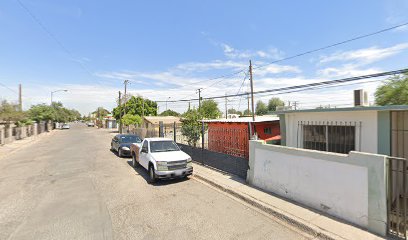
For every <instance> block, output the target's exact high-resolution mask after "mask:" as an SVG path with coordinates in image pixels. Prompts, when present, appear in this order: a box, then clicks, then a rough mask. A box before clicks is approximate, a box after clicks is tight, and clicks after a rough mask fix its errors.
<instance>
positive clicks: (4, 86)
mask: <svg viewBox="0 0 408 240" xmlns="http://www.w3.org/2000/svg"><path fill="white" fill-rule="evenodd" d="M0 85H1V86H2V87H4V88H6V89H8V90H10V91H12V92H13V93H15V94H18V92H17V91H15V90H14V89H12V88H9V87H7V86H6V85H4V84H3V83H0Z"/></svg>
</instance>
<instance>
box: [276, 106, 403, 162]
mask: <svg viewBox="0 0 408 240" xmlns="http://www.w3.org/2000/svg"><path fill="white" fill-rule="evenodd" d="M277 114H278V115H279V117H280V128H281V137H282V140H281V144H282V145H283V146H288V147H296V148H305V149H313V150H320V151H328V152H337V153H348V152H350V151H353V150H354V151H360V152H367V153H378V154H384V155H388V156H395V157H404V158H408V105H399V106H396V105H394V106H370V107H349V108H328V109H308V110H288V111H280V112H277Z"/></svg>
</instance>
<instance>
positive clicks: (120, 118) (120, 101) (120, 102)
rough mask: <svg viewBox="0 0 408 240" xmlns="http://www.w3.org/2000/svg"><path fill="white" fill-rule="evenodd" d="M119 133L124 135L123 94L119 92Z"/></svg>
mask: <svg viewBox="0 0 408 240" xmlns="http://www.w3.org/2000/svg"><path fill="white" fill-rule="evenodd" d="M119 133H120V134H122V94H121V92H120V91H119Z"/></svg>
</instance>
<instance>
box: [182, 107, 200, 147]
mask: <svg viewBox="0 0 408 240" xmlns="http://www.w3.org/2000/svg"><path fill="white" fill-rule="evenodd" d="M200 120H201V114H200V112H199V111H197V110H196V109H189V110H187V112H185V113H184V114H183V119H182V126H181V133H182V134H183V135H184V136H186V137H187V142H188V145H190V146H194V147H196V146H197V141H198V140H199V139H200V135H201V127H202V126H201V122H200Z"/></svg>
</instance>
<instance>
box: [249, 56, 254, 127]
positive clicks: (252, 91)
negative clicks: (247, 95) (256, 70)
mask: <svg viewBox="0 0 408 240" xmlns="http://www.w3.org/2000/svg"><path fill="white" fill-rule="evenodd" d="M249 80H250V83H251V101H252V121H255V109H254V108H255V107H254V83H253V81H254V80H253V79H252V61H251V60H249Z"/></svg>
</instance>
